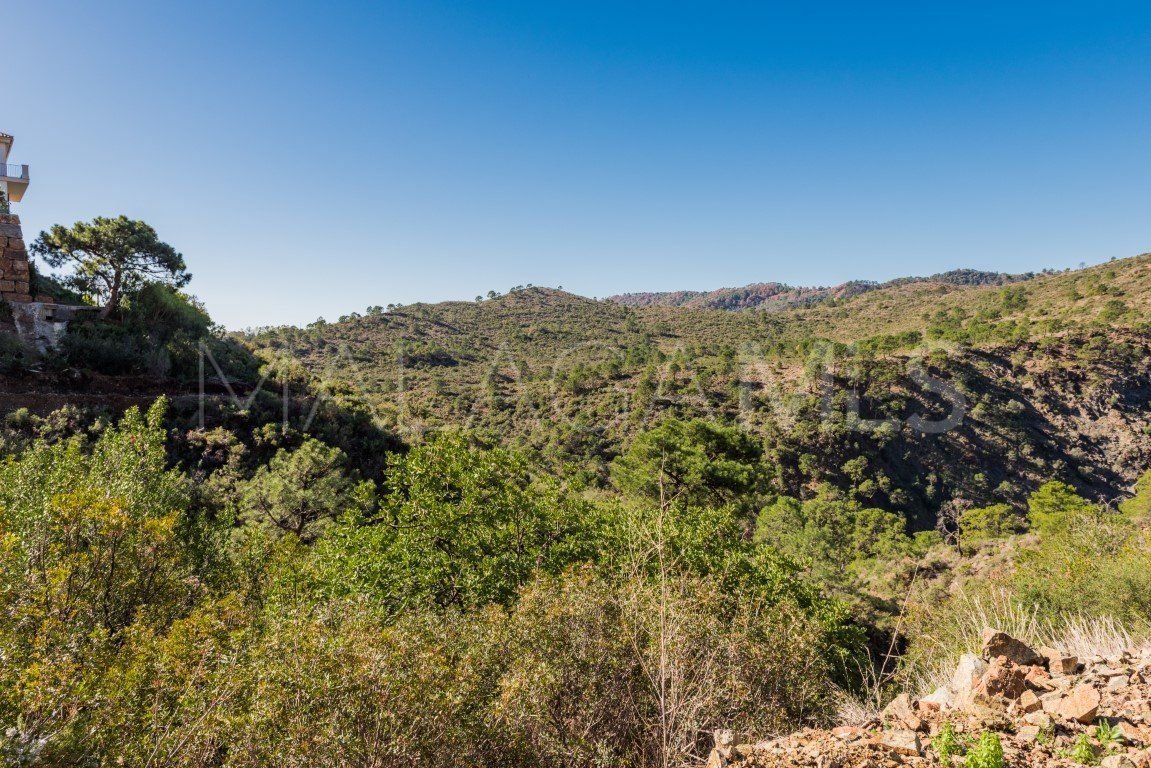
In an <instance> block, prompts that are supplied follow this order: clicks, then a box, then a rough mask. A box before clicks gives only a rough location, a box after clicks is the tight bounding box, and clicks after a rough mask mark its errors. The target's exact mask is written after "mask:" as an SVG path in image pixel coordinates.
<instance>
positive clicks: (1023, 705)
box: [1019, 691, 1043, 715]
mask: <svg viewBox="0 0 1151 768" xmlns="http://www.w3.org/2000/svg"><path fill="white" fill-rule="evenodd" d="M1042 709H1043V704H1042V702H1040V701H1039V697H1038V696H1036V695H1035V692H1034V691H1024V692H1023V694H1022V695H1021V696H1020V697H1019V711H1020V712H1022V713H1023V714H1025V715H1028V714H1031V713H1032V712H1039V711H1041V710H1042Z"/></svg>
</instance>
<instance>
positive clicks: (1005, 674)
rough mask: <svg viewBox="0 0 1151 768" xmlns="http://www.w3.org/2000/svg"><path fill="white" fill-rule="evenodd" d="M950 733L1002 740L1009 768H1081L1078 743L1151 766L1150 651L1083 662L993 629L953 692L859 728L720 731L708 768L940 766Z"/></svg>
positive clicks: (967, 659)
mask: <svg viewBox="0 0 1151 768" xmlns="http://www.w3.org/2000/svg"><path fill="white" fill-rule="evenodd" d="M1100 726H1103V728H1102V729H1100ZM945 729H946V730H947V731H949V732H951V733H954V734H956V738H957V739H958V740H959V742H960V743H963V742H965V741H966V742H968V743H974V740H975V739H976V738H978V737H979V735H980V734H983V733H985V732H988V731H990V732H994V733H996V734H998V737H999V740H1000V742H1001V743H1002V746H1003V752H1004V759H1005V765H1007V766H1014V767H1015V768H1024V767H1026V768H1032V767H1039V768H1056V767H1058V768H1069V767H1070V766H1074V765H1079V764H1080V763H1078V762H1076V761H1075V760H1074V759H1072V747H1073V745H1076V744H1077V743H1078V744H1079V748H1080V749H1082V748H1083V747H1084V745H1086V747H1087V748H1088V749H1090V750H1092V751H1093V754H1094V761H1093V762H1094V764H1101V765H1103V766H1108V767H1109V768H1151V650H1141V651H1130V652H1127V653H1123V654H1120V655H1118V656H1115V657H1107V658H1105V657H1101V656H1097V657H1093V658H1088V659H1082V660H1081V659H1077V658H1075V657H1074V656H1071V655H1068V654H1063V653H1060V652H1059V651H1058V650H1056V649H1052V648H1040V649H1038V650H1034V649H1032V648H1031V647H1030V646H1028V645H1027V644H1025V643H1023V642H1021V641H1020V640H1018V639H1016V638H1012V637H1010V636H1009V635H1006V634H1004V633H1002V632H995V631H989V632H986V633H984V636H983V654H982V657H980V656H975V655H974V654H968V655H965V656H964V657H963V658H962V659H961V660H960V662H959V664H958V666H957V668H956V670H955V674H954V675H953V676H952V678H951V681H950V682H949V684H948V685H945V686H943V687H941V688H939V689H937V690H936V691H935V692H933V693H931V694H930V695H929V696H924V697H922V698H915V697H912V696H910V695H909V694H902V695H900V696H898V697H896V698H895V699H894V700H893V701H892V702H891V703H890V704H889V705H888V706H887V708H886V709H884V711H883V713H882V715H881V717H880V718H878V719H877V720H874V721H872V722H869V723H865V724H863V725H860V726H841V727H838V728H833V729H831V730H814V729H808V730H804V731H799V732H797V733H793V734H790V735H788V736H784V737H782V738H777V739H772V740H769V741H759V742H748V743H744V744H737V743H735V741H736V740H735V739H734V737H733V736H732V734H731V732H730V731H723V732H717V741H716V749H715V750H714V751H713V753H712V755H711V759H710V761H709V763H708V766H709V768H729V767H730V768H783V766H813V767H817V768H880V767H888V766H898V765H907V766H939V765H942V763H941V762H940V760H939V756H938V746H939V745H938V743H936V742H937V741H938V740H939V738H940V734H941V733H942V732H944V730H945ZM721 742H722V743H721ZM1080 756H1081V755H1080ZM952 760H953V761H954V762H953V764H954V765H962V761H961V759H960V758H952Z"/></svg>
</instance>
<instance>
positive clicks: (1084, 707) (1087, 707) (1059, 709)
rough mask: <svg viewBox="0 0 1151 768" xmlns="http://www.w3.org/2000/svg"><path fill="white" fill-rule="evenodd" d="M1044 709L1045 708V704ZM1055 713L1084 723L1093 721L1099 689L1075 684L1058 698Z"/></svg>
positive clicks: (1096, 712) (1097, 703)
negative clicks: (1067, 692) (1068, 691)
mask: <svg viewBox="0 0 1151 768" xmlns="http://www.w3.org/2000/svg"><path fill="white" fill-rule="evenodd" d="M1044 709H1045V710H1046V709H1047V708H1046V706H1044ZM1055 714H1057V715H1059V716H1060V717H1062V718H1064V719H1066V720H1073V721H1075V722H1077V723H1083V724H1084V725H1087V724H1090V723H1093V722H1095V717H1096V715H1098V714H1099V691H1097V690H1095V688H1094V687H1093V686H1090V685H1077V686H1075V687H1074V688H1072V689H1071V692H1070V693H1069V694H1067V695H1066V696H1065V697H1063V698H1062V699H1060V700H1059V703H1058V704H1057V705H1056V707H1055Z"/></svg>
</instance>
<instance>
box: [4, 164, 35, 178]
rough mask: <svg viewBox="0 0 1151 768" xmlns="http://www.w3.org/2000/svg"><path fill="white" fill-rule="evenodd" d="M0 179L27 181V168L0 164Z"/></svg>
mask: <svg viewBox="0 0 1151 768" xmlns="http://www.w3.org/2000/svg"><path fill="white" fill-rule="evenodd" d="M0 178H4V179H20V180H22V181H27V180H28V166H26V165H12V164H10V163H0Z"/></svg>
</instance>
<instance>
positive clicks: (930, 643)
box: [899, 588, 1151, 695]
mask: <svg viewBox="0 0 1151 768" xmlns="http://www.w3.org/2000/svg"><path fill="white" fill-rule="evenodd" d="M919 614H920V615H918V616H917V617H916V619H915V621H914V624H915V625H916V628H915V629H913V630H912V637H913V642H912V646H911V648H910V650H909V652H908V653H907V655H906V656H905V657H904V659H903V664H902V667H901V669H900V672H899V678H900V682H901V683H902V685H903V686H904V687H905V688H906V689H907V690H909V691H911V692H913V693H914V694H916V695H924V694H927V693H930V692H931V691H934V690H935V689H937V688H939V687H941V686H945V685H947V684H948V682H949V681H950V680H951V675H952V672H953V671H954V670H955V666H956V664H958V662H959V657H960V656H962V655H963V654H965V653H979V651H980V649H981V645H982V637H981V636H982V634H983V631H984V630H985V629H996V630H1000V631H1002V632H1006V633H1007V634H1009V635H1011V636H1012V637H1016V638H1019V639H1020V640H1023V641H1024V642H1026V643H1028V644H1029V645H1031V646H1033V647H1040V646H1048V647H1051V648H1054V649H1056V650H1058V651H1060V652H1062V653H1066V654H1069V655H1072V656H1078V657H1080V658H1083V659H1088V658H1091V657H1096V656H1099V657H1104V658H1106V657H1112V656H1118V655H1120V654H1122V653H1123V652H1124V651H1127V650H1132V651H1135V650H1140V649H1142V648H1146V647H1149V646H1151V627H1148V625H1146V624H1145V623H1144V624H1139V625H1136V626H1130V625H1124V624H1123V623H1122V622H1120V621H1119V620H1118V619H1115V618H1114V617H1111V616H1088V615H1085V614H1069V613H1063V614H1058V615H1055V616H1042V615H1040V611H1039V609H1038V607H1037V606H1035V605H1034V604H1028V603H1026V602H1024V601H1022V600H1020V599H1019V598H1018V597H1016V596H1014V595H1013V594H1012V593H1011V592H1010V591H1008V590H1006V589H1003V588H993V589H986V590H983V591H980V592H979V593H977V594H974V593H967V592H961V593H959V594H957V595H955V596H954V597H953V598H951V600H950V601H948V602H947V603H946V604H945V605H939V604H934V605H933V606H931V607H930V608H927V607H923V608H920V609H919Z"/></svg>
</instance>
